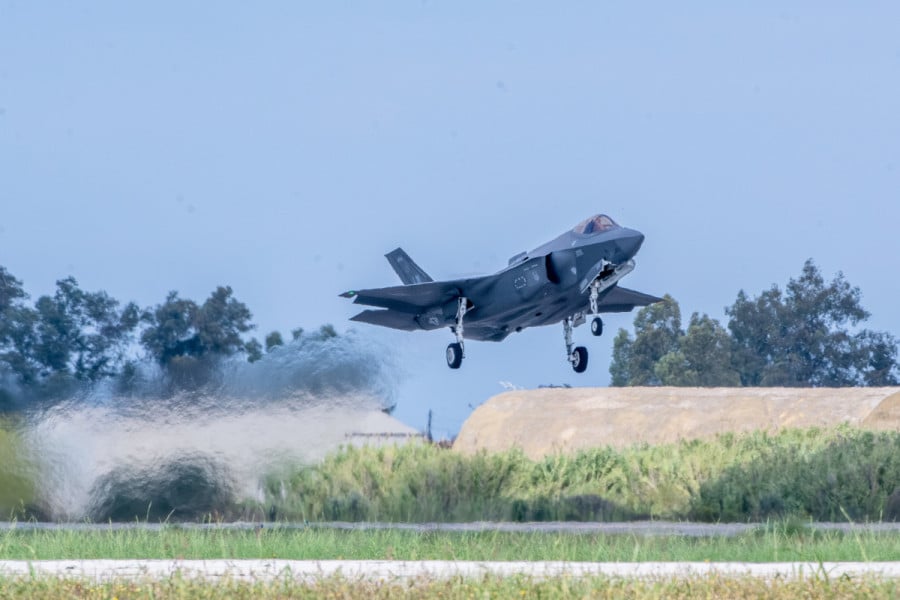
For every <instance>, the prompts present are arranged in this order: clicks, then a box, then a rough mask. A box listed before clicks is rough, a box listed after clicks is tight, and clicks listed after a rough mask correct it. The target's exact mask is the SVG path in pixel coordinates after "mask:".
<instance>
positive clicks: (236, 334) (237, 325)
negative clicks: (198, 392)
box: [141, 286, 259, 366]
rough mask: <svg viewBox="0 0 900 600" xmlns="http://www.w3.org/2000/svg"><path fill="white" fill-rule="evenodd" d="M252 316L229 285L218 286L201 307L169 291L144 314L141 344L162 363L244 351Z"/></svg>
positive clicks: (221, 355) (251, 326)
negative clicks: (245, 338)
mask: <svg viewBox="0 0 900 600" xmlns="http://www.w3.org/2000/svg"><path fill="white" fill-rule="evenodd" d="M251 318H252V315H251V313H250V310H249V309H248V308H247V306H246V305H245V304H244V303H243V302H239V301H238V300H237V299H236V298H234V296H233V291H232V289H231V287H228V286H224V287H223V286H220V287H217V288H216V290H215V291H214V292H213V293H212V294H210V296H209V298H207V299H206V301H205V302H204V303H203V304H202V305H200V306H198V305H197V304H196V303H195V302H194V301H193V300H187V299H184V298H179V297H178V293H177V292H170V293H169V295H168V296H167V297H166V301H165V302H164V303H162V304H160V305H158V306H157V307H156V308H155V309H153V310H152V311H147V312H146V313H145V316H144V320H145V321H146V322H147V323H148V326H147V328H146V329H144V332H143V333H142V334H141V343H142V344H143V345H144V348H146V349H147V351H148V352H149V353H150V355H151V356H152V357H153V358H155V359H156V360H157V362H159V363H160V364H161V365H164V366H166V365H168V364H170V362H171V361H172V359H174V358H176V357H191V358H198V359H199V358H206V357H223V356H230V355H232V354H234V353H236V352H245V351H246V350H247V348H246V344H245V342H244V340H243V339H242V338H241V334H243V333H246V332H247V331H250V330H251V329H252V328H253V325H252V324H251V323H250V319H251ZM258 343H259V342H257V344H258Z"/></svg>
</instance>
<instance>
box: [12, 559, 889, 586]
mask: <svg viewBox="0 0 900 600" xmlns="http://www.w3.org/2000/svg"><path fill="white" fill-rule="evenodd" d="M177 573H180V574H181V575H182V576H184V577H191V578H201V579H208V580H217V579H221V578H225V577H227V578H230V579H235V580H245V581H271V580H274V579H279V578H289V579H292V580H297V581H306V582H315V581H318V580H321V579H322V578H327V577H333V576H342V577H344V578H346V579H349V580H368V581H397V580H406V579H413V578H420V577H430V578H449V577H457V576H460V577H467V578H480V577H483V576H485V575H496V576H503V577H508V576H511V575H526V576H531V577H534V578H545V577H554V576H559V575H569V576H572V577H584V576H606V577H623V578H648V579H652V578H691V577H705V576H709V575H720V576H727V577H747V576H749V577H759V578H763V579H774V578H790V579H797V578H805V577H827V578H829V579H833V578H836V577H845V576H846V577H852V578H859V577H864V576H865V577H876V578H898V577H900V562H870V563H862V562H826V563H811V562H781V563H746V562H640V563H594V562H559V561H538V562H526V561H510V562H479V561H444V560H425V561H400V560H398V561H382V560H39V561H18V560H6V561H0V576H2V577H32V576H50V577H64V578H78V579H89V580H94V581H109V580H116V579H129V580H136V579H161V578H166V577H171V576H172V575H175V574H177Z"/></svg>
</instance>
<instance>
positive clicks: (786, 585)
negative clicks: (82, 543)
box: [0, 576, 900, 600]
mask: <svg viewBox="0 0 900 600" xmlns="http://www.w3.org/2000/svg"><path fill="white" fill-rule="evenodd" d="M898 592H900V590H898V586H897V583H896V582H894V581H890V580H887V581H885V580H878V579H863V580H850V579H837V580H833V581H832V580H829V579H827V578H823V577H813V578H808V579H801V580H780V579H775V580H772V581H764V580H762V579H754V578H728V577H721V576H711V577H702V578H689V579H658V580H627V579H608V578H602V577H589V578H582V579H573V578H568V577H553V578H549V579H545V580H533V579H530V578H527V577H507V578H500V577H485V578H483V579H478V580H472V579H463V578H451V579H418V580H413V581H410V582H364V581H352V580H347V579H343V578H329V579H324V580H321V581H318V582H309V583H304V582H297V581H292V580H289V579H285V580H278V581H273V582H240V581H234V580H224V581H220V582H216V583H208V582H202V581H197V580H191V579H186V578H181V577H172V578H169V579H165V580H161V581H138V582H126V581H114V582H109V583H91V582H86V581H78V580H71V579H55V578H37V579H6V580H4V579H2V578H0V600H3V599H5V598H33V599H35V600H39V599H44V598H47V599H55V598H91V599H93V598H116V599H118V598H138V599H143V598H147V599H148V600H149V599H158V598H236V599H244V598H248V599H249V598H262V599H270V598H272V599H274V598H278V599H282V598H342V599H355V598H359V599H364V600H371V599H375V600H378V599H382V598H384V599H388V598H391V599H393V598H450V599H455V598H460V599H463V598H465V599H469V598H524V597H527V598H572V597H579V598H588V597H590V598H698V597H700V598H735V599H739V598H777V599H781V598H784V599H792V598H895V597H896V596H897V594H898Z"/></svg>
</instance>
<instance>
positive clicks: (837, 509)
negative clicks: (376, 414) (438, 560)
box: [264, 426, 900, 522]
mask: <svg viewBox="0 0 900 600" xmlns="http://www.w3.org/2000/svg"><path fill="white" fill-rule="evenodd" d="M264 504H265V505H266V510H267V511H268V513H269V516H270V517H274V518H279V519H289V520H302V519H306V520H310V521H318V520H346V521H372V520H375V521H391V522H427V521H438V522H452V521H473V520H511V521H526V520H529V521H531V520H537V521H541V520H608V521H612V520H628V519H636V518H663V519H696V520H703V521H747V520H765V519H768V518H784V517H801V518H812V519H816V520H844V519H846V518H851V519H859V520H895V519H897V518H898V517H900V432H880V433H874V432H869V431H862V430H857V429H853V428H850V427H846V426H844V427H838V428H836V429H806V430H784V431H781V432H779V433H777V434H769V433H766V432H754V433H749V434H744V435H734V434H725V435H720V436H718V437H716V438H715V439H711V440H692V441H682V442H679V443H677V444H667V445H659V446H650V445H646V444H644V445H637V446H633V447H630V448H626V449H621V450H617V449H614V448H611V447H606V448H597V449H592V450H587V451H582V452H579V453H577V454H574V455H553V456H549V457H547V458H544V459H542V460H537V461H534V460H530V459H528V458H527V457H526V456H525V455H524V454H523V453H522V452H520V451H517V450H511V451H508V452H502V453H497V454H486V453H479V454H476V455H474V456H464V455H462V454H459V453H456V452H452V451H447V450H445V449H441V448H438V447H436V446H431V445H427V444H419V443H411V444H407V445H403V446H386V447H378V448H375V447H363V448H357V447H346V448H342V449H341V450H340V451H338V452H336V453H334V454H331V455H330V456H328V457H327V458H326V459H325V460H324V461H323V462H322V463H320V464H318V465H314V466H310V467H301V468H293V469H291V470H289V471H287V472H281V473H277V474H272V475H270V476H269V477H267V479H266V481H265V502H264ZM845 515H846V516H845Z"/></svg>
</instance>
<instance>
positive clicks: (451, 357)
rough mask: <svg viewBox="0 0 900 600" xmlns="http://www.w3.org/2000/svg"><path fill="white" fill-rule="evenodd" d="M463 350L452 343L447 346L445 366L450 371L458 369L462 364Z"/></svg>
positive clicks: (457, 344)
mask: <svg viewBox="0 0 900 600" xmlns="http://www.w3.org/2000/svg"><path fill="white" fill-rule="evenodd" d="M462 359H463V350H462V344H460V343H458V342H454V343H452V344H450V345H449V346H447V366H448V367H450V368H451V369H458V368H459V365H461V364H462Z"/></svg>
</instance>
